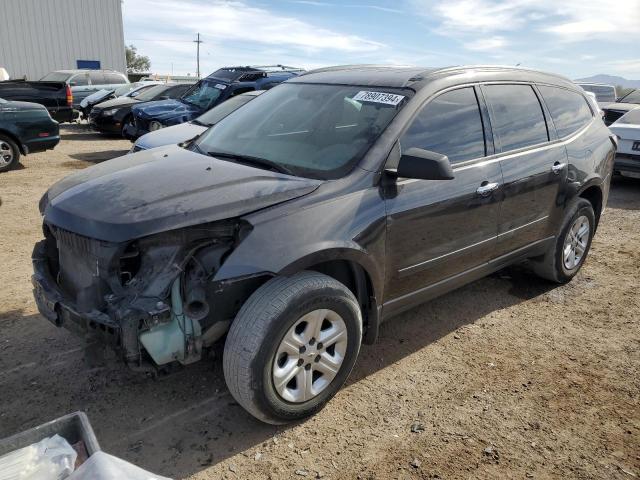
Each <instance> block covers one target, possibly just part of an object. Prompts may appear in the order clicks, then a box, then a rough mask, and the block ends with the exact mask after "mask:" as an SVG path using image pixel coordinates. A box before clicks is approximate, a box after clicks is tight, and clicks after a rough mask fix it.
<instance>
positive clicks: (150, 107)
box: [134, 100, 200, 122]
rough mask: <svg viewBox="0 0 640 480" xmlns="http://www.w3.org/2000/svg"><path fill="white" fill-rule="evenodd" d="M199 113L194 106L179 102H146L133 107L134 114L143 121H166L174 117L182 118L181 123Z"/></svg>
mask: <svg viewBox="0 0 640 480" xmlns="http://www.w3.org/2000/svg"><path fill="white" fill-rule="evenodd" d="M198 113H200V109H198V108H197V107H196V106H195V105H191V104H189V103H184V102H181V101H180V100H157V101H155V102H146V103H145V104H144V105H140V106H138V107H135V109H134V114H135V115H137V116H140V117H142V118H145V119H155V120H160V121H163V120H167V119H172V118H174V117H184V120H183V121H185V122H186V121H188V120H191V119H192V118H193V116H194V115H197V114H198Z"/></svg>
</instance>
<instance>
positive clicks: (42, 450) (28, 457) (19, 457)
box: [0, 435, 78, 480]
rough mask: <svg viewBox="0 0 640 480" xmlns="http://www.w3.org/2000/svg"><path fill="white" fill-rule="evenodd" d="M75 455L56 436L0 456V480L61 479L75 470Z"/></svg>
mask: <svg viewBox="0 0 640 480" xmlns="http://www.w3.org/2000/svg"><path fill="white" fill-rule="evenodd" d="M77 456H78V454H77V453H76V451H75V450H74V449H73V447H71V445H69V442H67V441H66V440H65V439H64V438H62V437H61V436H60V435H53V436H52V437H47V438H44V439H42V440H40V441H39V442H37V443H34V444H32V445H29V446H28V447H24V448H21V449H19V450H16V451H14V452H10V453H7V454H5V455H3V456H2V457H0V480H61V479H64V478H67V477H68V475H69V474H71V473H72V472H73V470H74V468H75V463H76V458H77Z"/></svg>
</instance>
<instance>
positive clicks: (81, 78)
mask: <svg viewBox="0 0 640 480" xmlns="http://www.w3.org/2000/svg"><path fill="white" fill-rule="evenodd" d="M69 83H73V85H74V86H76V85H77V86H83V85H89V76H88V75H87V74H86V73H81V74H80V75H75V76H73V77H71V78H70V79H69Z"/></svg>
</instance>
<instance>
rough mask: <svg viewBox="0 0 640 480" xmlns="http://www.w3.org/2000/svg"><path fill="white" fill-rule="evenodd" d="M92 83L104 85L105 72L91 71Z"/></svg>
mask: <svg viewBox="0 0 640 480" xmlns="http://www.w3.org/2000/svg"><path fill="white" fill-rule="evenodd" d="M89 78H91V84H92V85H104V84H105V81H104V74H103V73H102V72H89Z"/></svg>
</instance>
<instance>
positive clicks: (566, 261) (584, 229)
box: [533, 198, 596, 283]
mask: <svg viewBox="0 0 640 480" xmlns="http://www.w3.org/2000/svg"><path fill="white" fill-rule="evenodd" d="M595 225H596V220H595V214H594V212H593V207H592V205H591V203H590V202H589V201H588V200H585V199H584V198H578V199H577V200H575V202H574V203H573V204H572V205H571V206H570V207H569V208H568V209H567V213H566V215H565V218H564V221H563V223H562V227H561V228H560V232H559V235H558V236H557V238H556V241H555V243H554V245H553V247H552V248H550V249H549V251H548V252H547V253H546V254H545V255H544V257H543V258H542V259H540V260H539V261H538V262H534V264H533V266H534V271H535V273H536V274H537V275H538V276H540V277H542V278H546V279H547V280H551V281H552V282H556V283H567V282H569V281H570V280H571V279H572V278H573V277H575V276H576V274H577V273H578V271H580V268H582V265H583V264H584V262H585V260H586V258H587V254H588V253H589V249H590V248H591V240H592V239H593V234H594V233H595Z"/></svg>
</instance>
